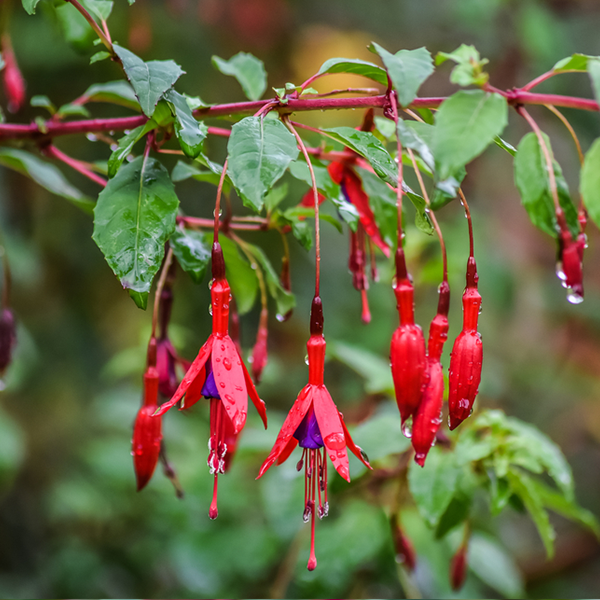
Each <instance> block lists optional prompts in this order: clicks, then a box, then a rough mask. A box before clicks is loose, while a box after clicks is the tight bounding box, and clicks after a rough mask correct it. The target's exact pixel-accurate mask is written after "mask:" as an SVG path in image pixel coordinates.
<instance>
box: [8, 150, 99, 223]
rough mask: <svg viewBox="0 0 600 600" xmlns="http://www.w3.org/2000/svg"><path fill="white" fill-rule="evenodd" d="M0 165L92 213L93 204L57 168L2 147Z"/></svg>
mask: <svg viewBox="0 0 600 600" xmlns="http://www.w3.org/2000/svg"><path fill="white" fill-rule="evenodd" d="M0 165H3V166H5V167H8V168H10V169H13V170H15V171H18V172H19V173H22V174H23V175H27V177H30V178H31V179H33V180H34V181H35V182H36V183H37V184H38V185H41V186H42V187H43V188H46V189H47V190H48V191H49V192H52V193H53V194H56V195H58V196H62V197H63V198H66V199H67V200H69V201H70V202H72V203H73V204H75V206H78V207H79V208H81V209H82V210H84V211H85V212H88V213H91V212H92V209H93V207H94V203H93V202H92V201H91V200H90V199H89V198H87V197H86V196H85V195H84V194H82V193H81V192H80V191H79V190H78V189H77V188H75V187H73V186H72V185H71V184H70V183H69V182H68V181H67V180H66V179H65V176H64V175H63V174H62V172H61V171H60V170H59V169H58V168H57V167H55V166H54V165H53V164H50V163H47V162H45V161H43V160H42V159H40V158H38V157H37V156H35V155H34V154H30V153H29V152H26V151H25V150H18V149H16V148H8V147H6V146H4V147H2V148H0Z"/></svg>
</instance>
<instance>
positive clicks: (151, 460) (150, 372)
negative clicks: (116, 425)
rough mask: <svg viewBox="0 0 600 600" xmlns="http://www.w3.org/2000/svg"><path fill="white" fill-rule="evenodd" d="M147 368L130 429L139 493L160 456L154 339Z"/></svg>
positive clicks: (160, 440) (159, 421)
mask: <svg viewBox="0 0 600 600" xmlns="http://www.w3.org/2000/svg"><path fill="white" fill-rule="evenodd" d="M148 356H149V360H148V362H149V365H148V367H147V369H146V372H145V373H144V399H143V404H142V407H141V408H140V410H139V411H138V414H137V417H136V419H135V424H134V427H133V439H132V449H131V454H132V455H133V467H134V469H135V475H136V478H137V489H138V492H139V491H140V490H141V489H143V488H144V487H145V486H146V484H147V483H148V482H149V481H150V479H151V477H152V475H153V473H154V470H155V469H156V465H157V464H158V458H159V455H160V445H161V442H162V419H160V418H158V419H157V418H155V417H154V416H153V415H154V413H155V412H156V410H157V408H158V381H159V378H158V371H157V369H156V367H155V366H154V365H153V364H152V363H153V362H155V361H156V340H155V339H152V340H151V341H150V345H149V347H148Z"/></svg>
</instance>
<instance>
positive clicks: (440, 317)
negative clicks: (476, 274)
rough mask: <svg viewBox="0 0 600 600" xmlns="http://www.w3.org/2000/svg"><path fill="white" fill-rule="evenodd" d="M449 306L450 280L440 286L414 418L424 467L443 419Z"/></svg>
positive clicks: (417, 458)
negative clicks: (424, 371)
mask: <svg viewBox="0 0 600 600" xmlns="http://www.w3.org/2000/svg"><path fill="white" fill-rule="evenodd" d="M449 306H450V288H449V286H448V282H447V281H443V282H442V284H441V285H440V288H439V300H438V310H437V314H436V316H435V317H434V319H433V321H431V326H430V327H429V341H428V344H427V370H426V383H425V388H424V389H423V395H422V397H421V401H420V403H419V406H418V408H417V410H416V412H415V415H414V420H413V430H412V445H413V448H414V449H415V462H416V463H417V464H418V465H420V466H421V467H422V466H424V465H425V459H426V458H427V454H428V453H429V450H430V449H431V447H432V446H433V443H434V441H435V436H436V434H437V432H438V429H439V428H440V424H441V422H442V418H441V416H442V404H443V402H444V374H443V371H442V363H441V362H440V358H441V356H442V351H443V349H444V343H445V342H446V340H447V339H448V308H449Z"/></svg>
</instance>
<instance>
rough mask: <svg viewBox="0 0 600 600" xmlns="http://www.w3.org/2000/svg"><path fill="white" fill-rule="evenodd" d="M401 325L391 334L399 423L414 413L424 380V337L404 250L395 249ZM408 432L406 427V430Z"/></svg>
mask: <svg viewBox="0 0 600 600" xmlns="http://www.w3.org/2000/svg"><path fill="white" fill-rule="evenodd" d="M394 293H395V294H396V301H397V303H398V305H397V309H398V313H399V314H400V326H399V327H398V328H397V329H396V331H395V332H394V335H393V336H392V343H391V347H390V363H391V365H392V378H393V380H394V390H395V392H396V402H397V403H398V408H399V410H400V418H401V421H402V425H403V426H405V423H406V422H407V420H408V419H409V418H410V417H411V416H413V415H414V413H415V412H416V410H417V407H418V406H419V402H420V401H421V395H422V393H423V387H424V385H425V383H426V360H425V339H424V338H423V332H422V330H421V328H420V327H419V326H418V325H417V324H416V323H415V305H414V299H413V297H414V288H413V284H412V282H411V280H410V279H409V275H408V272H407V271H406V261H405V258H404V251H403V250H402V248H399V249H398V250H397V252H396V282H395V286H394ZM406 433H408V430H406Z"/></svg>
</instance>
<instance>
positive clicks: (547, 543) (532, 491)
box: [507, 469, 556, 559]
mask: <svg viewBox="0 0 600 600" xmlns="http://www.w3.org/2000/svg"><path fill="white" fill-rule="evenodd" d="M507 478H508V481H509V483H510V487H511V489H512V491H513V492H514V493H515V494H516V495H517V496H518V497H519V498H520V499H521V501H522V502H523V504H524V505H525V508H526V509H527V510H528V512H529V514H530V515H531V518H532V519H533V522H534V523H535V526H536V527H537V530H538V533H539V534H540V537H541V538H542V542H544V547H545V548H546V555H547V557H548V558H549V559H550V558H552V556H553V555H554V538H555V537H556V533H555V531H554V527H552V525H551V523H550V519H549V518H548V513H547V512H546V510H545V509H544V504H543V502H542V499H541V497H540V495H539V493H538V492H537V489H536V486H535V485H534V484H533V482H532V480H531V478H530V477H529V476H528V475H526V474H525V473H523V472H522V471H520V470H518V469H515V470H512V471H509V472H508V473H507Z"/></svg>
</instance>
